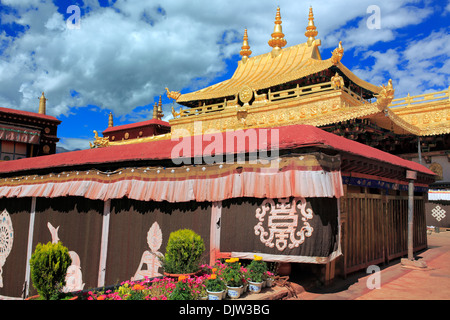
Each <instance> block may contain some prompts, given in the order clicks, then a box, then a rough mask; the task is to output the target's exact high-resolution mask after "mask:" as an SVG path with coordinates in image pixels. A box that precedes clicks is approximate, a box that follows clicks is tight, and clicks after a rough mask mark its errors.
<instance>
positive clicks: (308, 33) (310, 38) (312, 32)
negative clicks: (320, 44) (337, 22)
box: [305, 7, 319, 46]
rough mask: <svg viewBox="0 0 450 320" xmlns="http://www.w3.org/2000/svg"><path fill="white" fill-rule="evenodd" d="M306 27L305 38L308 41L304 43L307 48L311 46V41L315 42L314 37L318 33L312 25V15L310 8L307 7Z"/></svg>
mask: <svg viewBox="0 0 450 320" xmlns="http://www.w3.org/2000/svg"><path fill="white" fill-rule="evenodd" d="M308 20H309V21H308V26H307V27H306V32H305V36H306V37H307V38H308V41H307V42H306V43H307V44H308V46H311V45H312V43H313V41H314V40H315V38H314V37H316V36H317V34H318V33H319V32H318V31H317V29H316V26H315V25H314V15H313V10H312V7H309V17H308Z"/></svg>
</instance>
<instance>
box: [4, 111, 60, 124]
mask: <svg viewBox="0 0 450 320" xmlns="http://www.w3.org/2000/svg"><path fill="white" fill-rule="evenodd" d="M0 112H4V113H11V114H16V115H20V116H26V117H31V118H40V119H45V120H48V121H52V122H57V123H61V120H58V119H57V118H55V117H53V116H50V115H47V114H40V113H36V112H31V111H25V110H16V109H9V108H3V107H0Z"/></svg>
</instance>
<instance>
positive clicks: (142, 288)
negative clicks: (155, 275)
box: [133, 283, 145, 290]
mask: <svg viewBox="0 0 450 320" xmlns="http://www.w3.org/2000/svg"><path fill="white" fill-rule="evenodd" d="M144 289H145V287H144V286H142V285H140V284H138V283H136V284H135V285H134V286H133V290H144Z"/></svg>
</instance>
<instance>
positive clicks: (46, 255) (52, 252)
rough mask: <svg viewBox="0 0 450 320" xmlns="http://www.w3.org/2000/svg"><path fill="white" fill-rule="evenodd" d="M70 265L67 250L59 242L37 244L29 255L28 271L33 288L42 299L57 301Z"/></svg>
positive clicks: (70, 260)
mask: <svg viewBox="0 0 450 320" xmlns="http://www.w3.org/2000/svg"><path fill="white" fill-rule="evenodd" d="M71 264H72V259H71V258H70V255H69V250H68V249H67V248H66V247H65V246H63V245H62V243H61V242H58V243H51V242H49V243H47V244H41V243H38V245H37V246H36V249H35V251H34V252H33V254H32V255H31V259H30V269H31V280H32V283H33V287H34V288H35V289H36V290H37V292H38V294H39V295H40V296H41V297H42V298H43V299H45V300H56V299H59V297H60V295H61V290H62V288H63V287H64V286H65V285H66V273H67V268H69V266H70V265H71Z"/></svg>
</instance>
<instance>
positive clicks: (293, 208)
mask: <svg viewBox="0 0 450 320" xmlns="http://www.w3.org/2000/svg"><path fill="white" fill-rule="evenodd" d="M297 209H299V210H300V213H301V220H302V221H303V226H302V228H301V229H300V230H298V220H299V214H298V212H297ZM266 217H267V227H268V230H269V231H266V230H265V228H264V226H263V224H264V222H265V219H266ZM256 218H257V219H258V220H259V222H258V224H257V225H256V226H255V227H254V229H255V234H256V235H259V236H260V240H261V242H262V243H264V244H265V245H266V246H267V247H269V248H273V247H274V246H275V247H276V248H277V249H278V250H279V251H283V250H284V249H286V247H289V249H292V248H295V247H298V246H299V245H301V244H302V243H303V242H304V241H305V237H310V236H311V235H312V232H313V231H314V228H313V227H311V225H310V224H309V222H308V220H310V219H312V218H313V211H312V209H310V208H308V209H306V200H305V198H302V197H297V198H294V199H293V200H292V202H290V201H289V199H278V203H277V204H275V201H274V200H273V199H266V200H264V201H263V203H262V205H261V208H258V209H256ZM274 240H275V243H274Z"/></svg>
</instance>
